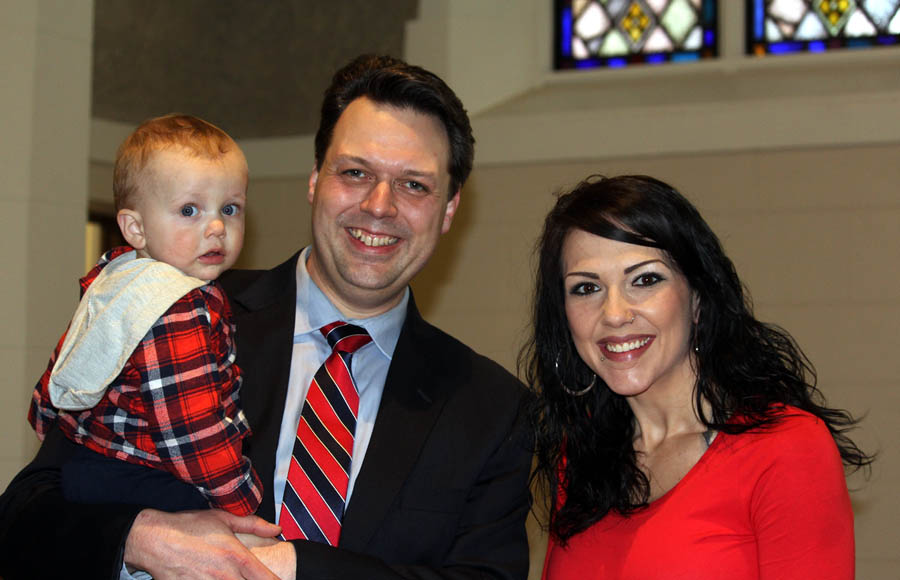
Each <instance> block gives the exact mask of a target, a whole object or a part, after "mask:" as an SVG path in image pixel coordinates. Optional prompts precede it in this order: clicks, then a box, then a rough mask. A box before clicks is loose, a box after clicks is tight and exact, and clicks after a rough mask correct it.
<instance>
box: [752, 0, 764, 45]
mask: <svg viewBox="0 0 900 580" xmlns="http://www.w3.org/2000/svg"><path fill="white" fill-rule="evenodd" d="M765 27H766V8H765V6H764V5H763V1H762V0H754V2H753V38H755V39H757V40H759V39H761V38H763V35H764V34H765Z"/></svg>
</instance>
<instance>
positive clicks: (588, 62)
mask: <svg viewBox="0 0 900 580" xmlns="http://www.w3.org/2000/svg"><path fill="white" fill-rule="evenodd" d="M598 66H600V61H599V60H597V59H595V58H586V59H584V60H578V61H575V68H597V67H598Z"/></svg>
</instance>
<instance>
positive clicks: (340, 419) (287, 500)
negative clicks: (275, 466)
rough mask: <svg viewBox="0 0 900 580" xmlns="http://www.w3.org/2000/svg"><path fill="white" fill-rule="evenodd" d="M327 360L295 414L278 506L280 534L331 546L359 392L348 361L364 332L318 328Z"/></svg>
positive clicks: (339, 325)
mask: <svg viewBox="0 0 900 580" xmlns="http://www.w3.org/2000/svg"><path fill="white" fill-rule="evenodd" d="M320 330H321V331H322V334H323V335H325V338H326V339H327V340H328V344H330V345H331V348H332V352H331V355H329V357H328V358H327V359H326V360H325V362H324V363H323V364H322V366H321V367H319V370H318V371H316V374H315V376H314V377H313V380H312V383H311V384H310V386H309V393H307V395H306V402H305V403H304V404H303V410H302V411H301V412H300V424H299V425H298V426H297V439H296V440H295V441H294V452H293V457H292V458H291V466H290V469H289V470H288V477H287V484H286V485H285V486H284V498H283V500H282V504H281V517H280V519H279V525H281V530H282V531H281V535H282V537H283V538H284V539H285V540H297V539H306V540H312V541H314V542H321V543H323V544H328V545H330V546H336V545H337V543H338V539H339V538H340V536H341V519H342V518H343V516H344V505H345V502H346V498H347V483H348V482H349V481H350V458H351V456H352V454H353V434H354V432H355V431H356V415H357V412H358V411H359V393H358V392H357V390H356V385H355V384H354V382H353V377H352V376H351V374H350V357H351V356H352V355H353V353H354V352H355V351H356V350H357V349H359V348H360V347H362V346H363V345H366V344H368V343H370V342H372V337H371V336H369V334H368V333H367V332H366V331H365V329H363V328H360V327H358V326H353V325H352V324H347V323H346V322H332V323H331V324H329V325H327V326H323V327H322V328H321V329H320Z"/></svg>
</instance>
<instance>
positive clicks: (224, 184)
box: [135, 148, 247, 280]
mask: <svg viewBox="0 0 900 580" xmlns="http://www.w3.org/2000/svg"><path fill="white" fill-rule="evenodd" d="M246 201H247V162H246V161H245V160H244V156H243V154H241V153H240V151H238V150H232V151H229V152H228V153H227V154H226V155H224V156H223V157H221V158H220V159H205V158H202V157H194V156H192V155H190V154H189V153H187V152H185V151H184V150H180V149H177V148H176V149H170V150H163V151H158V152H156V153H154V154H153V157H152V158H151V159H150V162H149V163H148V164H147V167H146V168H145V169H144V175H142V179H141V186H140V187H139V192H138V195H137V199H136V203H135V210H136V211H137V212H138V213H139V214H140V216H141V221H142V223H143V229H144V239H145V241H146V245H145V247H144V248H142V249H141V250H139V251H138V254H139V255H140V256H142V257H149V258H153V259H155V260H159V261H161V262H165V263H167V264H169V265H171V266H175V267H176V268H178V269H179V270H181V271H182V272H184V273H185V274H188V275H189V276H193V277H195V278H199V279H201V280H215V279H216V278H218V277H219V275H220V274H221V273H222V272H224V271H225V270H227V269H228V268H230V267H232V266H233V265H234V262H235V261H236V260H237V257H238V254H240V252H241V247H242V246H243V244H244V206H245V204H246Z"/></svg>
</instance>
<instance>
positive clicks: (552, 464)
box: [519, 175, 872, 543]
mask: <svg viewBox="0 0 900 580" xmlns="http://www.w3.org/2000/svg"><path fill="white" fill-rule="evenodd" d="M574 229H580V230H584V231H586V232H589V233H592V234H595V235H598V236H602V237H605V238H610V239H615V240H619V241H624V242H628V243H635V244H641V245H646V246H651V247H655V248H659V249H660V250H661V251H662V252H664V253H665V254H666V255H667V257H668V258H669V259H670V261H671V263H672V265H673V266H674V267H675V268H676V269H678V271H679V272H681V274H683V275H684V277H685V278H686V279H687V281H688V284H689V286H690V288H691V289H692V290H693V292H694V293H695V295H696V296H697V298H698V302H699V306H700V311H699V316H698V320H697V323H696V324H695V325H694V327H693V329H692V331H691V337H690V340H691V347H692V349H693V350H694V351H695V357H694V358H695V361H694V366H695V371H696V374H697V384H696V389H695V408H696V410H697V413H698V416H699V418H700V420H701V421H702V422H703V423H704V424H705V425H706V426H707V427H709V428H711V429H715V430H718V431H723V432H726V433H741V432H744V431H747V430H749V429H757V428H761V427H766V426H768V425H770V424H771V423H772V422H773V421H775V420H776V413H775V409H776V407H777V406H778V405H779V404H787V405H793V406H795V407H798V408H800V409H803V410H805V411H808V412H809V413H812V414H813V415H815V416H817V417H819V418H820V419H821V420H822V421H824V423H825V424H826V425H827V426H828V429H829V430H830V431H831V435H832V436H833V437H834V440H835V443H836V444H837V447H838V449H839V450H840V454H841V458H842V459H843V462H844V464H845V466H847V467H849V468H853V469H858V468H860V467H867V466H868V465H869V464H870V463H871V462H872V457H871V456H869V455H867V454H865V453H864V452H863V451H861V450H860V449H859V448H858V447H857V446H856V444H855V443H853V441H852V440H850V438H849V437H847V435H846V432H847V431H848V430H849V429H851V428H852V427H853V426H854V425H855V423H856V421H855V420H854V419H853V417H851V416H850V414H849V413H847V412H846V411H843V410H839V409H831V408H828V407H826V406H825V402H824V399H823V397H822V395H821V393H820V392H819V391H818V390H817V389H816V374H815V370H814V369H813V367H812V364H811V363H810V361H809V359H808V358H807V357H806V355H804V354H803V352H802V351H801V350H800V348H799V346H797V344H796V342H794V340H793V338H792V337H791V336H790V335H789V334H788V333H787V332H786V331H784V330H783V329H781V328H779V327H777V326H774V325H770V324H765V323H762V322H760V321H758V320H756V318H754V316H753V309H752V305H751V303H750V300H749V298H748V297H747V296H746V295H745V292H744V287H743V285H742V283H741V281H740V279H739V278H738V276H737V273H736V272H735V269H734V265H733V264H732V262H731V260H730V259H728V257H727V256H726V255H725V252H724V251H723V250H722V246H721V244H720V243H719V239H718V238H717V237H716V235H715V234H714V233H713V232H712V230H710V228H709V226H708V225H707V224H706V222H705V221H704V220H703V218H702V217H701V216H700V214H699V213H698V212H697V210H696V209H695V208H694V206H693V205H691V203H690V202H689V201H687V200H686V199H685V198H684V197H683V196H682V195H681V194H679V193H678V192H677V191H675V189H673V188H672V187H670V186H669V185H667V184H665V183H663V182H661V181H659V180H657V179H653V178H652V177H646V176H641V175H629V176H621V177H614V178H602V177H600V176H592V177H590V178H588V179H587V180H585V181H583V182H582V183H580V184H579V185H578V186H576V187H575V189H574V190H573V191H571V192H570V193H568V194H565V195H562V196H560V198H559V200H558V201H557V203H556V206H555V207H554V208H553V210H552V211H551V212H550V214H549V215H548V216H547V219H546V221H545V223H544V231H543V234H542V236H541V238H540V240H539V245H538V271H537V285H536V290H535V296H534V312H533V316H534V334H533V336H532V337H531V339H530V340H529V342H528V343H527V344H526V345H525V347H524V348H523V349H522V352H521V353H520V355H519V366H520V369H521V370H522V371H523V372H524V375H525V378H526V380H527V382H528V383H529V385H530V386H531V387H532V388H533V389H534V390H535V392H536V394H537V396H536V397H535V408H534V410H533V414H532V416H533V420H534V423H535V431H536V445H537V470H536V473H535V475H536V477H538V478H539V479H540V480H541V481H542V483H544V484H545V485H546V486H547V489H548V490H551V491H552V492H553V497H554V500H553V505H552V508H551V517H550V531H551V533H552V534H553V535H554V536H555V537H556V538H557V539H558V540H559V541H561V542H562V543H565V542H566V541H567V540H568V539H569V538H570V537H572V536H573V535H574V534H577V533H578V532H580V531H582V530H585V529H586V528H588V527H589V526H590V525H591V524H593V523H595V522H597V521H598V520H600V519H601V518H603V517H604V516H605V515H606V514H607V513H609V511H610V510H612V511H615V512H618V513H621V514H628V513H632V512H633V511H634V510H636V509H638V508H640V507H642V506H644V505H646V504H647V501H648V498H649V493H650V485H649V481H648V480H647V477H646V476H645V475H644V474H643V472H642V471H641V470H640V468H639V467H638V464H637V460H636V456H635V451H634V448H633V443H632V442H633V439H634V436H635V424H634V416H633V414H632V412H631V409H630V407H629V406H628V403H627V402H626V400H625V398H624V397H622V396H620V395H617V394H615V393H613V392H612V391H611V390H610V389H609V388H608V387H607V386H606V384H605V383H604V382H603V380H602V379H600V378H599V377H598V378H597V384H596V386H595V387H594V388H593V389H592V390H591V391H589V392H588V393H587V394H585V395H584V396H580V397H575V396H572V395H571V394H569V393H567V392H566V391H565V390H564V388H563V385H565V386H566V387H568V388H569V389H571V390H575V389H580V388H582V387H584V386H585V385H587V384H588V383H589V382H590V380H591V378H592V377H593V373H592V371H591V370H590V369H589V368H588V367H587V365H585V363H584V362H583V361H582V360H581V359H580V358H579V356H578V354H577V352H576V351H575V345H574V344H573V342H572V339H571V336H570V333H569V328H568V323H567V321H566V313H565V295H564V286H563V281H562V274H563V273H562V260H561V256H562V250H563V244H564V242H565V239H566V236H567V235H568V233H569V232H571V231H572V230H574ZM557 369H558V370H557ZM701 400H705V401H708V402H709V405H710V407H711V409H712V410H711V413H710V414H709V416H707V415H706V413H704V411H703V406H701V404H700V402H701ZM733 416H740V417H742V418H743V420H742V421H741V422H739V423H734V422H729V419H730V418H731V417H733ZM556 490H560V491H561V492H562V497H564V498H565V499H564V500H562V501H560V500H559V498H558V497H557V494H556Z"/></svg>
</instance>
